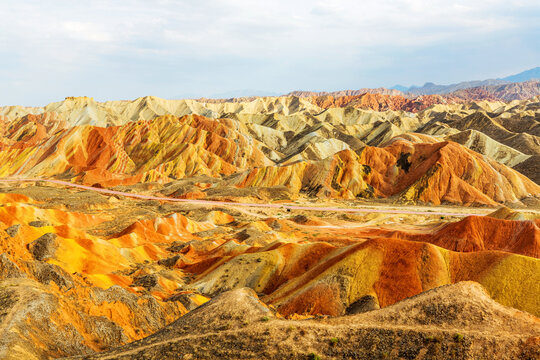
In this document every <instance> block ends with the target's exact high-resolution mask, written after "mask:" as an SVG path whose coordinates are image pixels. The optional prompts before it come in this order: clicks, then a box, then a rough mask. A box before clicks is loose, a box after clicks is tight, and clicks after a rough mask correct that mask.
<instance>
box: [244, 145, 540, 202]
mask: <svg viewBox="0 0 540 360" xmlns="http://www.w3.org/2000/svg"><path fill="white" fill-rule="evenodd" d="M234 183H235V184H236V185H237V186H240V187H245V186H277V185H285V186H287V187H289V188H291V189H292V190H293V191H294V192H300V191H303V192H306V193H308V194H313V195H317V196H334V197H336V196H337V197H343V198H355V197H364V198H369V197H385V198H386V197H393V196H398V197H399V199H400V201H404V202H413V203H415V202H418V201H421V202H426V203H428V202H430V203H434V204H441V203H444V202H447V203H458V204H465V205H471V204H485V205H495V204H496V203H497V202H516V201H519V200H520V199H523V198H526V197H529V196H531V195H535V194H538V193H539V192H540V188H539V187H538V185H536V184H534V183H533V182H532V181H531V180H529V179H527V178H526V177H525V176H523V175H521V174H520V173H518V172H516V171H514V170H512V169H510V168H508V167H506V166H504V165H502V164H499V163H497V162H495V161H493V160H490V159H486V158H484V157H482V156H481V155H479V154H478V153H475V152H473V151H471V150H468V149H466V148H464V147H462V146H460V145H459V144H456V143H453V142H437V143H432V144H428V143H422V144H413V143H411V142H408V141H405V140H397V141H394V142H392V143H391V144H390V145H388V146H386V147H384V148H377V147H365V148H364V149H362V150H361V151H359V155H357V154H356V153H354V152H352V151H350V150H345V151H341V152H339V153H337V154H336V155H334V156H333V157H332V158H329V159H326V160H324V161H319V162H297V163H293V164H289V165H284V166H270V167H263V168H258V169H254V170H252V171H250V172H249V173H247V174H245V175H241V176H240V177H239V179H237V180H235V181H234Z"/></svg>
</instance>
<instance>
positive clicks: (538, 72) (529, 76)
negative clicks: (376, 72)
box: [391, 67, 540, 95]
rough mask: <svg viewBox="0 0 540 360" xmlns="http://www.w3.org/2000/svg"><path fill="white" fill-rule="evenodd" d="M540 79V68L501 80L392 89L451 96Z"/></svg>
mask: <svg viewBox="0 0 540 360" xmlns="http://www.w3.org/2000/svg"><path fill="white" fill-rule="evenodd" d="M534 79H540V67H535V68H533V69H530V70H526V71H523V72H520V73H519V74H515V75H510V76H507V77H504V78H499V79H488V80H475V81H463V82H460V83H456V84H450V85H438V84H434V83H432V82H427V83H425V84H424V85H423V86H414V85H413V86H411V87H409V88H407V87H405V86H403V85H395V86H393V87H391V89H395V90H399V91H401V92H403V93H409V94H410V95H433V94H449V93H452V92H454V91H458V90H463V89H470V88H475V87H481V86H493V85H504V84H510V83H515V82H524V81H528V80H534Z"/></svg>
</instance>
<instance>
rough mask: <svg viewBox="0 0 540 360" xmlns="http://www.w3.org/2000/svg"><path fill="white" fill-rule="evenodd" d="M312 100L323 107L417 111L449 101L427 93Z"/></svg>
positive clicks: (365, 95) (318, 98)
mask: <svg viewBox="0 0 540 360" xmlns="http://www.w3.org/2000/svg"><path fill="white" fill-rule="evenodd" d="M310 100H311V101H312V102H313V103H314V104H316V105H317V106H320V107H322V108H325V109H327V108H331V107H346V106H351V107H354V108H358V109H369V110H375V111H386V110H394V111H397V110H403V111H408V112H413V113H416V112H418V111H421V110H424V109H427V108H428V107H430V106H431V105H434V104H446V103H447V102H448V101H447V100H446V99H445V98H443V97H442V96H439V95H425V96H420V97H417V98H414V99H407V98H405V97H403V96H399V95H395V96H392V95H385V94H373V93H364V94H360V95H350V96H339V97H333V96H331V95H327V96H314V97H311V98H310Z"/></svg>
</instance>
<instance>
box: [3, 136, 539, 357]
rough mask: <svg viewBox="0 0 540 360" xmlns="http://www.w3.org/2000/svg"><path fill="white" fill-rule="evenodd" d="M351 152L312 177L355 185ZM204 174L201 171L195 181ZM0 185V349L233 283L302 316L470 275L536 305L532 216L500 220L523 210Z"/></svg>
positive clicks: (84, 349)
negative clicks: (430, 212) (263, 205)
mask: <svg viewBox="0 0 540 360" xmlns="http://www.w3.org/2000/svg"><path fill="white" fill-rule="evenodd" d="M437 144H439V143H435V144H434V145H437ZM359 157H360V156H359V155H357V154H356V153H354V152H351V151H347V152H343V153H339V154H338V155H337V156H336V158H332V159H330V160H328V163H327V166H328V173H324V174H323V175H321V178H320V179H321V182H320V183H321V184H325V183H326V184H327V185H325V186H326V187H327V188H328V189H330V190H329V191H338V190H336V188H339V187H345V186H349V188H352V187H351V185H350V184H351V182H352V181H353V180H354V179H355V177H356V175H354V174H352V175H351V174H350V173H347V171H348V170H347V169H354V168H355V167H358V168H357V170H356V171H358V174H360V173H361V174H362V175H361V176H362V177H364V178H366V179H367V178H368V177H369V175H370V174H371V173H370V174H368V172H367V171H366V169H365V167H364V165H362V164H360V163H359V162H358V159H359ZM348 162H351V164H348ZM297 164H302V163H297ZM356 164H357V165H356ZM400 164H401V165H400V166H402V167H403V168H405V167H406V166H407V165H406V164H407V162H406V161H405V160H401V161H400ZM413 165H414V163H413ZM413 165H411V166H413ZM276 168H278V167H276ZM283 168H285V166H284V167H283ZM260 169H262V168H260ZM304 171H308V170H304ZM309 171H314V172H315V174H316V175H317V176H319V175H320V173H321V172H320V171H319V170H317V169H316V168H314V169H312V170H309ZM371 171H375V170H371ZM353 175H354V176H353ZM310 178H316V177H315V176H310ZM205 179H206V180H205ZM209 179H211V178H209V177H206V178H205V177H201V178H199V180H198V181H200V182H201V183H200V184H199V185H200V187H201V189H204V188H205V187H206V185H205V182H204V181H207V180H209ZM229 180H230V179H229ZM354 181H356V180H354ZM366 184H367V183H366ZM267 185H270V184H267ZM153 186H156V187H157V188H156V189H155V190H159V189H160V187H159V185H158V184H153ZM358 186H359V185H358ZM362 186H363V185H362ZM366 186H367V185H366ZM132 187H134V188H146V189H148V188H150V187H147V186H146V184H140V185H133V186H132ZM0 189H1V190H2V192H1V193H0V240H1V241H0V265H1V269H0V270H1V271H0V297H1V298H2V309H3V310H2V311H3V312H4V313H5V314H7V315H6V316H4V317H2V318H1V319H0V322H1V325H2V327H1V328H0V329H3V330H2V331H3V332H2V334H1V335H2V350H1V351H4V354H5V357H6V358H10V357H9V356H11V357H12V358H32V357H35V358H50V357H61V356H69V355H80V354H87V355H90V354H92V353H93V352H95V351H102V350H110V349H112V348H114V347H117V346H119V345H121V344H125V343H127V342H130V341H134V340H138V339H141V338H142V337H146V336H149V335H151V334H153V333H159V330H160V329H163V328H164V327H165V326H166V325H167V324H169V323H171V322H173V321H174V320H176V319H180V320H179V321H181V319H183V315H184V314H186V313H187V312H188V311H193V309H195V308H197V306H199V305H201V304H203V303H204V302H206V301H207V300H208V299H210V298H216V297H217V298H219V296H220V294H222V293H223V292H226V291H228V290H234V289H238V288H241V287H249V288H251V289H253V290H252V291H255V292H256V293H258V294H260V296H261V299H262V300H263V301H264V302H265V303H267V304H269V305H272V306H273V307H274V308H275V309H277V311H278V313H279V315H278V316H286V317H290V318H298V317H305V316H306V315H307V316H312V315H317V314H319V315H320V314H324V315H341V314H345V313H346V312H347V311H348V309H349V308H351V306H356V307H355V308H358V306H357V305H358V304H359V303H362V304H364V305H365V304H368V305H369V306H368V305H365V306H364V307H363V308H366V306H367V308H368V309H376V308H379V307H380V308H382V309H383V310H384V309H385V308H387V307H389V306H391V305H392V304H395V303H396V302H399V301H401V300H403V299H406V298H408V297H410V296H414V295H418V294H421V293H422V292H425V291H427V290H429V289H433V288H435V287H437V286H440V285H444V284H453V283H456V282H459V281H462V280H473V281H476V282H478V283H480V284H482V285H483V286H484V287H485V288H486V290H487V292H488V294H490V296H492V297H493V298H494V299H495V300H496V301H498V302H500V303H501V304H504V305H507V306H512V307H514V308H516V309H520V310H524V311H527V312H529V313H531V314H534V315H538V314H539V313H540V304H539V303H538V299H539V298H540V288H539V285H538V284H540V279H538V274H540V268H539V266H540V263H539V260H538V236H539V235H538V220H535V216H536V217H537V215H534V213H531V214H529V215H523V217H525V216H530V218H531V219H532V220H529V221H515V220H513V221H510V220H502V219H498V218H496V217H502V218H514V217H516V216H517V217H519V216H520V214H521V213H517V212H512V211H511V210H509V209H504V208H502V209H500V210H498V211H497V212H496V213H493V214H492V217H489V218H487V217H468V218H465V219H463V220H461V221H456V222H450V223H447V224H441V219H439V216H427V215H422V216H421V217H418V216H413V217H412V218H411V219H410V221H408V224H407V225H404V224H402V222H403V218H402V216H404V215H392V216H385V215H382V214H378V215H377V214H365V217H363V218H356V217H352V215H351V216H349V215H347V216H345V217H344V216H342V215H344V214H338V215H336V214H334V215H333V216H330V217H328V218H324V219H321V218H318V217H316V216H312V215H310V216H307V215H305V214H302V213H298V214H297V213H290V214H289V213H286V215H283V214H282V213H281V212H282V211H283V210H281V209H272V210H269V211H273V212H274V214H275V217H267V216H266V215H265V214H264V213H263V214H261V213H260V212H257V211H254V210H251V209H247V210H246V209H241V208H234V209H233V208H229V207H227V206H222V205H220V208H222V209H221V210H214V211H210V209H208V208H206V207H203V208H200V207H198V206H196V205H195V206H193V205H190V204H167V203H159V202H156V201H146V200H130V199H124V198H117V197H106V196H104V195H101V194H97V193H95V192H90V191H84V190H83V191H72V190H69V189H64V188H61V187H56V186H44V185H40V184H39V183H38V184H31V183H29V184H28V183H27V184H26V185H25V186H21V187H20V188H17V189H12V188H10V187H5V186H2V187H0ZM321 189H324V187H323V188H321ZM321 189H319V192H321V191H324V190H321ZM147 191H148V190H147ZM340 191H341V190H340ZM347 191H349V190H347ZM229 196H233V197H234V194H230V192H229ZM269 196H270V198H275V195H272V194H270V195H269ZM58 199H65V201H64V202H65V203H68V202H69V208H68V206H67V205H58V201H59V200H58ZM60 201H61V202H62V200H60ZM379 216H380V217H381V218H380V219H379V218H378V217H379ZM338 217H339V219H338ZM343 219H347V220H343ZM353 219H355V220H354V221H352V220H353ZM396 222H397V223H396ZM426 222H427V223H429V225H425V223H426ZM417 223H418V224H424V225H416V224H417ZM392 224H393V225H392ZM524 255H526V256H524ZM366 299H367V300H366ZM354 304H356V305H354ZM261 306H263V305H261ZM204 308H206V307H203V308H201V309H204ZM349 310H350V309H349ZM194 311H200V309H199V310H194ZM246 311H249V309H246ZM188 316H190V315H189V313H188ZM264 316H272V315H271V314H270V315H261V316H260V317H264ZM219 321H221V319H220V320H219ZM260 322H261V323H262V322H263V321H260ZM201 326H202V325H201ZM220 326H222V325H220ZM164 331H166V330H164Z"/></svg>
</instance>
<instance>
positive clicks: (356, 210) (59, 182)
mask: <svg viewBox="0 0 540 360" xmlns="http://www.w3.org/2000/svg"><path fill="white" fill-rule="evenodd" d="M36 181H41V182H47V183H51V184H57V185H63V186H67V187H71V188H77V189H83V190H90V191H95V192H100V193H102V194H109V195H120V196H125V197H130V198H136V199H144V200H158V201H171V202H183V203H189V204H200V205H211V206H215V205H221V206H233V207H259V208H275V209H284V210H287V209H290V210H307V211H334V212H347V213H384V214H406V215H433V216H459V217H465V216H483V215H480V214H478V213H475V214H473V213H452V212H437V211H411V210H396V209H376V208H374V207H368V208H360V207H358V208H340V207H320V206H299V205H292V204H257V203H233V202H228V201H213V200H200V199H199V200H195V199H176V198H171V197H159V196H151V195H143V194H135V193H128V192H123V191H116V190H110V189H102V188H96V187H92V186H87V185H81V184H74V183H71V182H68V181H62V180H54V179H26V178H0V182H36ZM491 211H492V209H489V212H491Z"/></svg>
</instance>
